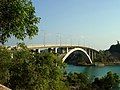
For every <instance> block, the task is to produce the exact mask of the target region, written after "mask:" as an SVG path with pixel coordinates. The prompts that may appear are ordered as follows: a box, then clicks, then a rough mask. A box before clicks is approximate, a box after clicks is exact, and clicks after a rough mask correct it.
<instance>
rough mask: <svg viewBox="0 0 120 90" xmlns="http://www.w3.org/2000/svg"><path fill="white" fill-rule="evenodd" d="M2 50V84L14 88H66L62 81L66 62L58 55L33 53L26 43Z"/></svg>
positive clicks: (39, 89)
mask: <svg viewBox="0 0 120 90" xmlns="http://www.w3.org/2000/svg"><path fill="white" fill-rule="evenodd" d="M0 51H1V52H0V56H1V58H0V61H1V62H0V83H1V84H4V85H6V86H8V87H9V88H11V89H13V90H62V89H63V88H66V87H65V84H64V82H63V81H62V79H63V69H64V64H63V63H62V60H60V59H59V58H58V57H57V56H56V55H54V54H52V53H33V52H31V51H30V50H29V49H28V48H27V47H26V46H25V45H24V44H19V45H18V46H17V47H15V48H12V49H11V50H8V49H7V48H3V47H1V48H0ZM8 61H9V62H8ZM7 62H8V63H7Z"/></svg>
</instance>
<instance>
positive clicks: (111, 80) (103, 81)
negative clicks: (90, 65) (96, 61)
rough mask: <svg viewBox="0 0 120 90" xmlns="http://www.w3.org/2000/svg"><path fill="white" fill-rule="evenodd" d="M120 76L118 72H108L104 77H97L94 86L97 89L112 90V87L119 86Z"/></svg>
mask: <svg viewBox="0 0 120 90" xmlns="http://www.w3.org/2000/svg"><path fill="white" fill-rule="evenodd" d="M119 84H120V78H119V76H118V75H117V74H116V73H112V72H108V73H107V75H106V76H104V77H102V78H100V79H99V78H95V80H94V82H93V83H92V87H93V88H94V89H95V90H111V89H112V88H116V87H119Z"/></svg>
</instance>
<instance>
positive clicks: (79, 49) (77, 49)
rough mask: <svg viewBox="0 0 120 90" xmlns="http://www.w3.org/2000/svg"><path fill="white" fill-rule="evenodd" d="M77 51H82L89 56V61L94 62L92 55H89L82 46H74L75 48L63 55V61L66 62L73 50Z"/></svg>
mask: <svg viewBox="0 0 120 90" xmlns="http://www.w3.org/2000/svg"><path fill="white" fill-rule="evenodd" d="M75 51H80V52H81V53H83V54H84V55H85V56H86V57H87V58H88V60H89V62H90V63H92V60H91V58H90V56H89V55H88V54H87V52H86V51H85V50H84V49H82V48H74V49H72V50H70V51H69V52H68V53H67V54H66V55H65V56H64V57H63V59H62V62H64V61H65V60H66V59H67V58H68V57H69V55H71V54H72V53H73V52H75Z"/></svg>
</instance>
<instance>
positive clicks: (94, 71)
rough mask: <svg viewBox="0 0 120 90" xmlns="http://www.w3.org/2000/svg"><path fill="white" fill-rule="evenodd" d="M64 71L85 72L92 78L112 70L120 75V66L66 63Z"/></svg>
mask: <svg viewBox="0 0 120 90" xmlns="http://www.w3.org/2000/svg"><path fill="white" fill-rule="evenodd" d="M66 71H67V72H68V73H69V72H72V73H73V72H77V73H80V72H82V73H86V74H87V75H89V77H90V78H91V79H94V78H95V77H102V76H105V75H106V73H107V72H109V71H112V72H113V73H117V74H118V75H120V66H118V65H114V66H104V67H98V66H74V65H67V67H66Z"/></svg>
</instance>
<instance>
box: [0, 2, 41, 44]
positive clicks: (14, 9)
mask: <svg viewBox="0 0 120 90" xmlns="http://www.w3.org/2000/svg"><path fill="white" fill-rule="evenodd" d="M38 22H39V18H38V17H36V16H35V8H34V6H33V4H32V1H31V0H0V43H2V44H4V43H5V42H6V41H7V40H8V38H10V37H11V36H15V37H16V38H17V39H21V40H23V39H24V38H25V37H26V36H29V37H30V38H31V37H32V36H34V35H36V34H37V32H38V27H37V26H36V24H37V23H38Z"/></svg>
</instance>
